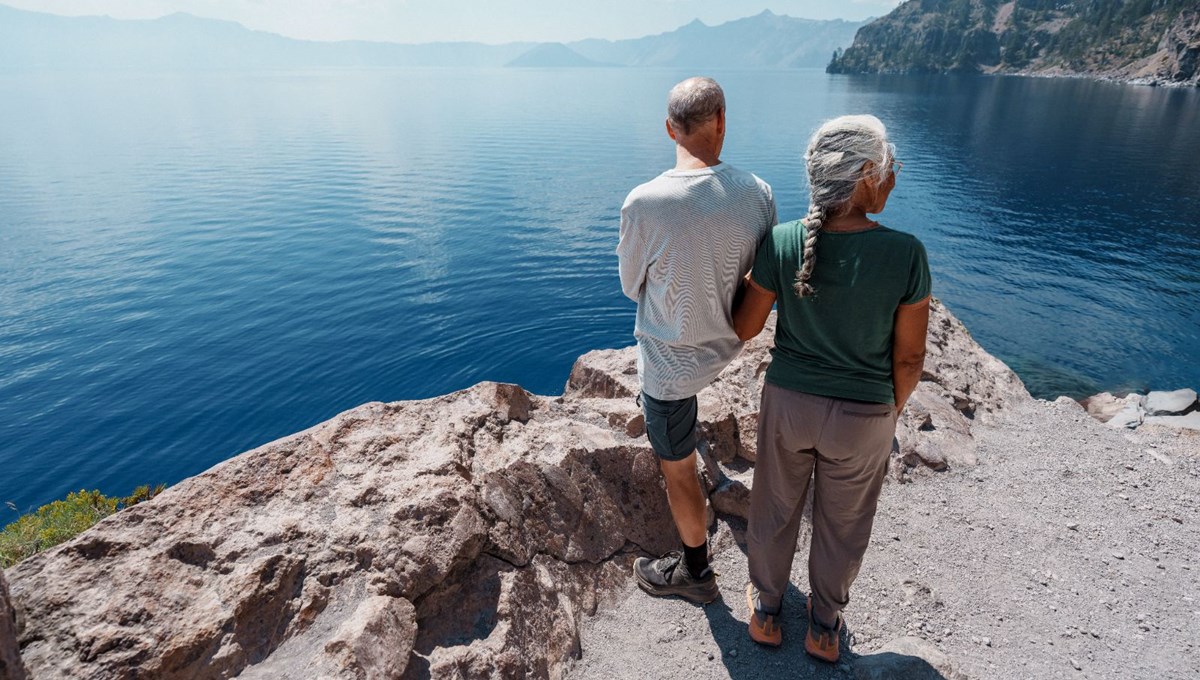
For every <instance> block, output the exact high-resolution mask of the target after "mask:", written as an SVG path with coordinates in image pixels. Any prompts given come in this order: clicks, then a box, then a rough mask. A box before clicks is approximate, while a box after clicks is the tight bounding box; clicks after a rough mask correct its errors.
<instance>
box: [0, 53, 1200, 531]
mask: <svg viewBox="0 0 1200 680" xmlns="http://www.w3.org/2000/svg"><path fill="white" fill-rule="evenodd" d="M687 75H691V74H690V73H684V72H679V71H673V70H634V69H591V70H530V71H524V70H511V69H509V70H505V69H497V70H488V71H452V70H450V71H439V70H411V71H367V72H358V71H355V72H344V71H329V72H319V73H282V72H281V73H259V74H221V73H213V74H200V75H196V74H191V75H163V74H155V75H139V74H109V75H95V74H92V75H81V74H64V73H59V74H37V75H32V74H27V75H11V74H10V75H0V502H11V503H13V504H14V505H15V506H16V507H17V508H18V509H20V510H22V511H25V510H29V509H31V508H32V507H35V506H36V505H38V504H40V503H44V502H47V501H50V500H52V499H54V498H57V497H61V496H62V495H64V494H65V493H66V492H67V491H70V490H73V489H79V488H82V487H87V488H99V489H101V490H103V491H105V492H106V493H112V494H124V493H128V492H129V491H130V490H131V489H132V488H133V487H134V486H136V485H138V484H142V483H154V482H168V483H173V482H177V481H179V480H180V479H182V478H184V477H186V476H189V475H192V474H195V473H198V472H200V471H202V470H204V469H206V468H208V467H210V466H211V465H213V464H215V463H217V462H219V461H221V460H223V459H225V458H227V457H229V456H231V455H233V454H236V453H238V452H240V451H243V450H246V449H249V448H251V447H254V446H257V445H259V444H263V443H265V442H268V441H270V440H272V439H275V438H278V437H281V436H284V435H287V434H290V433H292V432H295V431H297V430H300V429H303V428H305V427H308V426H310V425H313V424H315V423H318V422H320V421H322V420H324V419H326V418H328V417H330V416H332V415H334V414H336V413H338V412H340V411H343V410H345V409H348V408H351V407H353V406H356V405H358V404H361V403H363V402H367V401H372V400H384V401H388V400H398V399H416V398H423V397H429V396H433V395H437V394H442V393H445V392H449V391H452V390H456V389H460V388H463V387H467V386H469V385H471V384H473V383H476V382H478V381H481V380H498V381H509V382H517V383H520V384H522V385H524V386H525V387H526V388H528V389H530V390H532V391H535V392H540V393H544V394H555V393H558V392H559V391H561V388H562V385H563V383H564V382H565V380H566V377H567V374H568V372H569V370H570V368H571V364H572V362H573V361H574V359H575V358H576V356H578V355H579V354H581V353H583V352H586V351H587V350H590V349H594V348H601V347H616V346H624V345H628V344H631V343H632V341H633V338H632V326H633V315H634V306H633V304H632V303H631V302H629V301H627V300H625V299H624V298H623V297H622V296H621V293H620V286H619V283H618V280H617V272H616V257H615V255H614V253H613V249H614V247H615V244H616V236H617V223H618V211H619V207H620V204H621V201H622V199H623V198H624V196H625V194H626V193H627V192H628V190H629V189H630V188H632V187H633V186H634V185H636V184H638V183H640V182H642V181H645V180H646V179H649V178H650V177H652V176H654V175H656V174H657V173H659V172H660V171H662V170H664V169H666V168H667V167H669V166H670V165H671V164H672V163H673V150H672V147H671V144H670V142H669V140H667V138H666V136H665V133H664V132H663V125H662V118H663V108H664V99H665V93H666V90H667V89H668V88H669V87H670V85H671V84H672V83H674V82H676V81H677V80H679V79H681V78H682V77H685V76H687ZM713 75H715V76H716V77H717V78H718V80H720V81H721V82H722V84H723V85H724V86H725V88H726V92H727V96H728V99H729V107H730V108H729V116H728V120H729V135H728V138H727V141H726V147H725V149H726V152H725V159H726V160H727V161H729V162H731V163H733V164H734V165H738V166H740V167H744V168H746V169H748V170H751V171H753V172H755V173H757V174H758V175H760V176H761V177H763V178H764V179H765V180H767V181H768V182H770V183H771V184H772V185H773V186H774V189H775V194H776V197H777V201H778V203H779V212H780V216H781V218H783V219H792V218H795V217H799V216H801V215H802V214H803V212H804V209H805V207H806V205H805V202H806V194H805V186H804V182H803V176H802V163H801V160H800V156H801V154H802V151H803V148H804V146H805V143H806V141H807V137H808V135H809V134H810V132H811V131H812V129H814V128H815V126H816V125H817V124H818V123H819V122H820V121H821V120H823V119H826V118H829V117H832V116H835V115H839V114H843V113H859V112H870V113H874V114H876V115H878V116H879V117H880V118H882V119H883V121H884V122H885V123H886V124H887V125H888V126H889V128H890V129H891V132H892V135H893V138H894V141H895V142H896V144H897V147H898V149H899V152H898V155H899V157H900V159H901V160H903V161H904V163H905V165H904V169H903V171H902V172H901V174H900V176H899V178H898V179H899V181H898V186H897V189H896V191H895V193H894V194H893V198H892V201H891V203H890V204H889V207H888V210H887V211H886V212H885V213H884V214H883V216H882V217H881V220H882V221H883V222H885V223H886V224H888V225H890V226H892V227H895V228H899V229H902V230H905V231H911V232H913V233H915V234H917V235H919V236H920V237H921V238H922V239H923V240H924V241H925V243H926V245H927V247H928V250H929V254H930V259H931V265H932V268H933V272H934V277H935V284H934V285H935V292H936V294H937V295H939V296H940V297H942V298H943V299H944V300H945V301H946V302H947V303H948V304H949V305H950V307H951V308H952V309H953V310H954V312H955V313H957V314H958V315H959V316H960V317H961V318H962V319H963V320H964V321H965V322H966V323H967V325H968V327H969V328H970V329H971V330H972V332H973V334H974V335H975V337H976V338H977V339H978V340H979V341H980V342H981V343H982V344H983V345H984V347H986V348H987V349H988V350H990V351H992V352H993V353H994V354H996V355H998V356H999V357H1000V358H1002V359H1004V360H1005V361H1007V362H1009V363H1010V364H1011V365H1012V366H1013V367H1014V368H1016V369H1017V371H1018V372H1019V373H1020V374H1021V376H1022V378H1024V379H1025V381H1026V383H1027V384H1028V385H1029V386H1030V388H1031V390H1032V391H1033V392H1035V394H1038V395H1039V396H1054V395H1058V394H1070V395H1074V396H1082V395H1085V394H1090V393H1093V392H1096V391H1099V390H1102V389H1141V388H1145V387H1147V386H1153V387H1158V388H1176V387H1183V386H1191V387H1200V342H1198V336H1200V160H1198V158H1197V152H1200V92H1197V91H1178V90H1176V91H1171V90H1162V89H1154V88H1146V87H1132V86H1123V85H1115V84H1107V83H1096V82H1089V81H1082V80H1044V79H1023V78H955V77H846V76H836V77H835V76H827V75H825V74H824V73H821V72H818V71H806V70H794V71H780V72H758V71H742V72H728V73H715V74H713ZM14 517H15V513H14V512H13V511H12V510H9V509H3V510H0V521H8V520H11V519H12V518H14Z"/></svg>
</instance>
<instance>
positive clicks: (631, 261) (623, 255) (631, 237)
mask: <svg viewBox="0 0 1200 680" xmlns="http://www.w3.org/2000/svg"><path fill="white" fill-rule="evenodd" d="M639 222H640V220H638V218H637V211H636V209H635V208H634V207H633V205H632V204H631V202H629V201H626V202H625V205H624V206H623V207H622V208H621V235H620V240H619V241H618V242H617V270H618V272H619V273H620V275H621V291H622V292H623V293H625V297H627V298H629V299H630V300H633V301H634V302H637V301H638V299H639V298H640V297H641V295H642V288H644V287H645V285H646V268H647V266H648V263H647V261H646V242H645V238H644V236H645V235H644V234H642V233H641V232H642V229H641V228H640V227H641V225H640V224H639Z"/></svg>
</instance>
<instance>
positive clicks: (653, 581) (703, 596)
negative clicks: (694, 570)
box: [633, 550, 721, 604]
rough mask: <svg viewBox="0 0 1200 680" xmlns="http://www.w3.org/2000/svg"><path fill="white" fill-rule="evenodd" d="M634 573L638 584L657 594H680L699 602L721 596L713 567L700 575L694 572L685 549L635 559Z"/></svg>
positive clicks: (656, 595) (704, 602)
mask: <svg viewBox="0 0 1200 680" xmlns="http://www.w3.org/2000/svg"><path fill="white" fill-rule="evenodd" d="M633 575H634V577H635V578H636V579H637V583H638V586H639V587H640V588H641V589H642V590H644V591H646V592H647V593H649V594H651V595H654V596H655V597H667V596H670V595H678V596H679V597H682V598H683V599H685V600H690V601H692V602H695V603H697V604H708V603H709V602H712V601H713V600H715V599H717V598H718V597H720V596H721V591H720V590H718V589H717V575H716V574H715V573H713V570H712V567H709V568H708V569H705V570H704V573H703V574H702V575H701V576H700V577H699V578H697V577H695V576H692V575H691V574H690V573H688V569H687V564H686V563H684V560H683V553H681V552H679V551H677V550H676V551H672V552H669V553H667V554H666V555H663V556H662V557H660V558H658V559H657V560H652V559H650V558H648V557H639V558H637V559H636V560H634V561H633Z"/></svg>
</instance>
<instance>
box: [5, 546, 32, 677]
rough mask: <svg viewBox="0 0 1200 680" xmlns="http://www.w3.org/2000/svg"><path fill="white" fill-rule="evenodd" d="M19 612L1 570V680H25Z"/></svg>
mask: <svg viewBox="0 0 1200 680" xmlns="http://www.w3.org/2000/svg"><path fill="white" fill-rule="evenodd" d="M20 632H21V631H20V624H19V622H18V620H17V611H16V609H14V608H13V606H12V602H11V601H10V600H9V597H8V582H7V581H5V580H4V570H3V569H0V680H25V678H26V675H25V665H24V664H23V663H22V662H21V653H20V649H19V648H18V646H17V636H18V635H19V634H20Z"/></svg>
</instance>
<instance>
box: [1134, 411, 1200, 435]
mask: <svg viewBox="0 0 1200 680" xmlns="http://www.w3.org/2000/svg"><path fill="white" fill-rule="evenodd" d="M1144 423H1145V424H1146V425H1157V426H1159V427H1170V428H1173V429H1176V430H1200V411H1193V412H1191V413H1189V414H1187V415H1186V416H1151V417H1149V418H1146V420H1145V421H1144Z"/></svg>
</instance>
